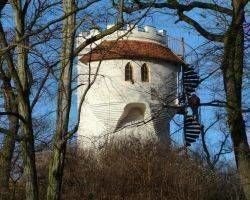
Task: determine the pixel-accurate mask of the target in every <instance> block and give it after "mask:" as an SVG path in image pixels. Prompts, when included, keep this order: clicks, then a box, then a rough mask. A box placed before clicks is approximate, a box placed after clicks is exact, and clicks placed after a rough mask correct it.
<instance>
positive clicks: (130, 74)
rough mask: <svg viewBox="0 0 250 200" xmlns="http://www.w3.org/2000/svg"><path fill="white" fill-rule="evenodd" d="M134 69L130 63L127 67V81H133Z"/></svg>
mask: <svg viewBox="0 0 250 200" xmlns="http://www.w3.org/2000/svg"><path fill="white" fill-rule="evenodd" d="M133 80H134V79H133V67H132V65H131V64H130V63H127V64H126V66H125V81H133Z"/></svg>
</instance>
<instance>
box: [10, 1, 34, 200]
mask: <svg viewBox="0 0 250 200" xmlns="http://www.w3.org/2000/svg"><path fill="white" fill-rule="evenodd" d="M11 4H12V8H13V11H14V22H15V31H16V32H15V35H16V41H20V42H19V43H18V44H17V47H16V50H17V70H16V69H15V68H13V69H12V74H13V79H14V81H15V83H16V88H17V89H16V90H17V95H18V112H19V114H20V115H21V116H22V117H23V119H24V121H22V122H21V124H20V136H21V137H22V140H21V150H22V158H23V166H24V177H25V193H26V200H36V199H38V185H37V173H36V163H35V147H34V131H33V124H32V110H31V107H30V99H29V98H30V87H31V85H30V76H29V72H30V69H29V66H28V50H27V47H28V38H26V39H22V38H23V37H24V36H25V16H26V11H27V10H24V9H23V8H22V2H21V1H11Z"/></svg>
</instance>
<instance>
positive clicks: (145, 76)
mask: <svg viewBox="0 0 250 200" xmlns="http://www.w3.org/2000/svg"><path fill="white" fill-rule="evenodd" d="M141 81H142V82H149V69H148V66H147V64H146V63H144V64H143V65H142V66H141Z"/></svg>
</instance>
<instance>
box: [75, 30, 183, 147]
mask: <svg viewBox="0 0 250 200" xmlns="http://www.w3.org/2000/svg"><path fill="white" fill-rule="evenodd" d="M128 29H129V28H128ZM126 33H127V30H122V31H117V32H116V33H114V34H112V35H110V36H107V37H105V38H104V39H102V41H103V40H116V39H117V38H119V37H120V36H121V35H124V34H126ZM90 34H91V35H93V34H96V32H95V31H91V33H90ZM84 36H87V37H89V35H87V34H86V33H85V34H82V35H80V36H79V39H78V41H77V42H78V44H81V43H82V42H83V41H84V40H85V39H86V38H84ZM121 39H123V40H127V39H128V40H130V39H131V40H139V41H140V40H141V41H148V42H154V43H158V44H161V45H165V44H166V35H165V31H162V30H161V31H157V30H156V29H155V28H153V27H149V26H146V27H145V28H144V30H141V29H139V28H138V27H136V28H135V29H133V31H132V32H130V33H129V34H126V36H125V37H123V38H121ZM100 42H101V41H98V42H96V44H95V45H91V47H88V48H86V49H85V50H84V51H83V52H82V54H85V53H87V52H88V51H90V49H91V48H93V47H95V46H96V45H98V44H100ZM81 56H82V55H80V56H79V57H81ZM127 63H130V64H131V65H132V67H133V79H134V83H132V82H131V81H125V78H124V77H125V66H126V64H127ZM144 63H146V64H147V67H148V69H149V82H142V81H141V66H142V65H143V64H144ZM97 68H99V71H98V75H97V76H96V79H95V82H94V84H93V85H92V86H91V88H90V89H89V91H88V93H87V95H86V98H85V100H84V103H83V105H82V110H81V120H80V126H79V130H78V138H77V139H78V145H79V147H84V146H90V145H91V144H97V143H98V142H99V141H100V140H101V141H103V139H108V138H110V137H115V136H117V135H119V136H123V135H124V136H128V135H130V134H134V135H135V136H137V137H141V138H147V137H155V136H157V135H158V136H159V138H160V139H162V140H166V141H167V140H168V138H169V122H170V120H171V118H172V117H173V115H174V112H173V111H172V110H170V109H162V104H163V103H165V104H166V103H167V102H169V104H170V105H175V104H177V100H176V93H177V73H178V71H179V70H180V66H175V65H173V64H171V63H168V62H162V61H158V60H152V59H151V60H149V59H147V58H143V59H140V60H139V59H137V60H128V59H114V60H103V61H101V62H100V61H94V62H91V63H89V64H88V65H85V64H83V63H81V62H80V61H79V62H78V64H77V72H78V84H83V86H81V87H79V88H78V91H77V98H78V105H79V102H81V99H82V96H83V94H84V92H85V91H86V86H87V85H88V78H89V77H90V79H91V80H90V81H92V80H93V79H94V77H95V75H94V74H95V73H96V70H97ZM89 74H91V75H90V76H89Z"/></svg>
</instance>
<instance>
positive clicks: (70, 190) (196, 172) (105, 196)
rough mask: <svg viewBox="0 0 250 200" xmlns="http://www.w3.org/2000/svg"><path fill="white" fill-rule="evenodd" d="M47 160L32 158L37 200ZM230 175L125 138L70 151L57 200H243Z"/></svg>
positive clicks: (151, 144)
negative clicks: (99, 145)
mask: <svg viewBox="0 0 250 200" xmlns="http://www.w3.org/2000/svg"><path fill="white" fill-rule="evenodd" d="M48 154H49V153H44V154H43V156H41V155H39V156H37V158H38V160H37V163H38V165H37V166H38V178H39V187H40V188H39V190H40V196H41V197H40V199H44V197H45V192H46V175H47V170H46V168H47V166H48V157H49V156H48ZM234 174H235V173H224V174H223V173H219V172H213V171H211V170H208V169H207V168H206V167H204V166H203V164H202V162H201V161H197V159H192V157H188V156H186V155H184V154H183V153H182V152H181V151H177V150H170V149H167V148H165V147H164V146H163V145H161V144H157V142H155V141H152V140H148V141H142V140H139V139H136V138H129V139H126V140H119V141H115V142H114V141H113V142H107V143H105V144H104V145H103V146H102V147H101V148H100V149H98V150H96V149H88V150H80V149H75V148H71V149H69V150H68V153H67V156H66V160H65V171H64V178H63V188H62V197H61V199H63V200H68V199H70V200H78V199H83V200H85V199H86V200H91V199H102V200H109V199H110V200H116V199H117V200H121V199H124V200H147V199H148V200H154V199H157V200H161V199H167V200H196V199H197V200H217V199H218V200H224V199H225V200H231V199H232V200H235V199H243V198H242V197H241V194H242V192H241V190H240V188H239V182H238V178H237V176H236V175H234ZM16 193H17V194H16V195H15V196H16V197H17V198H16V199H23V193H24V187H23V184H21V183H19V184H18V185H17V186H16Z"/></svg>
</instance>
